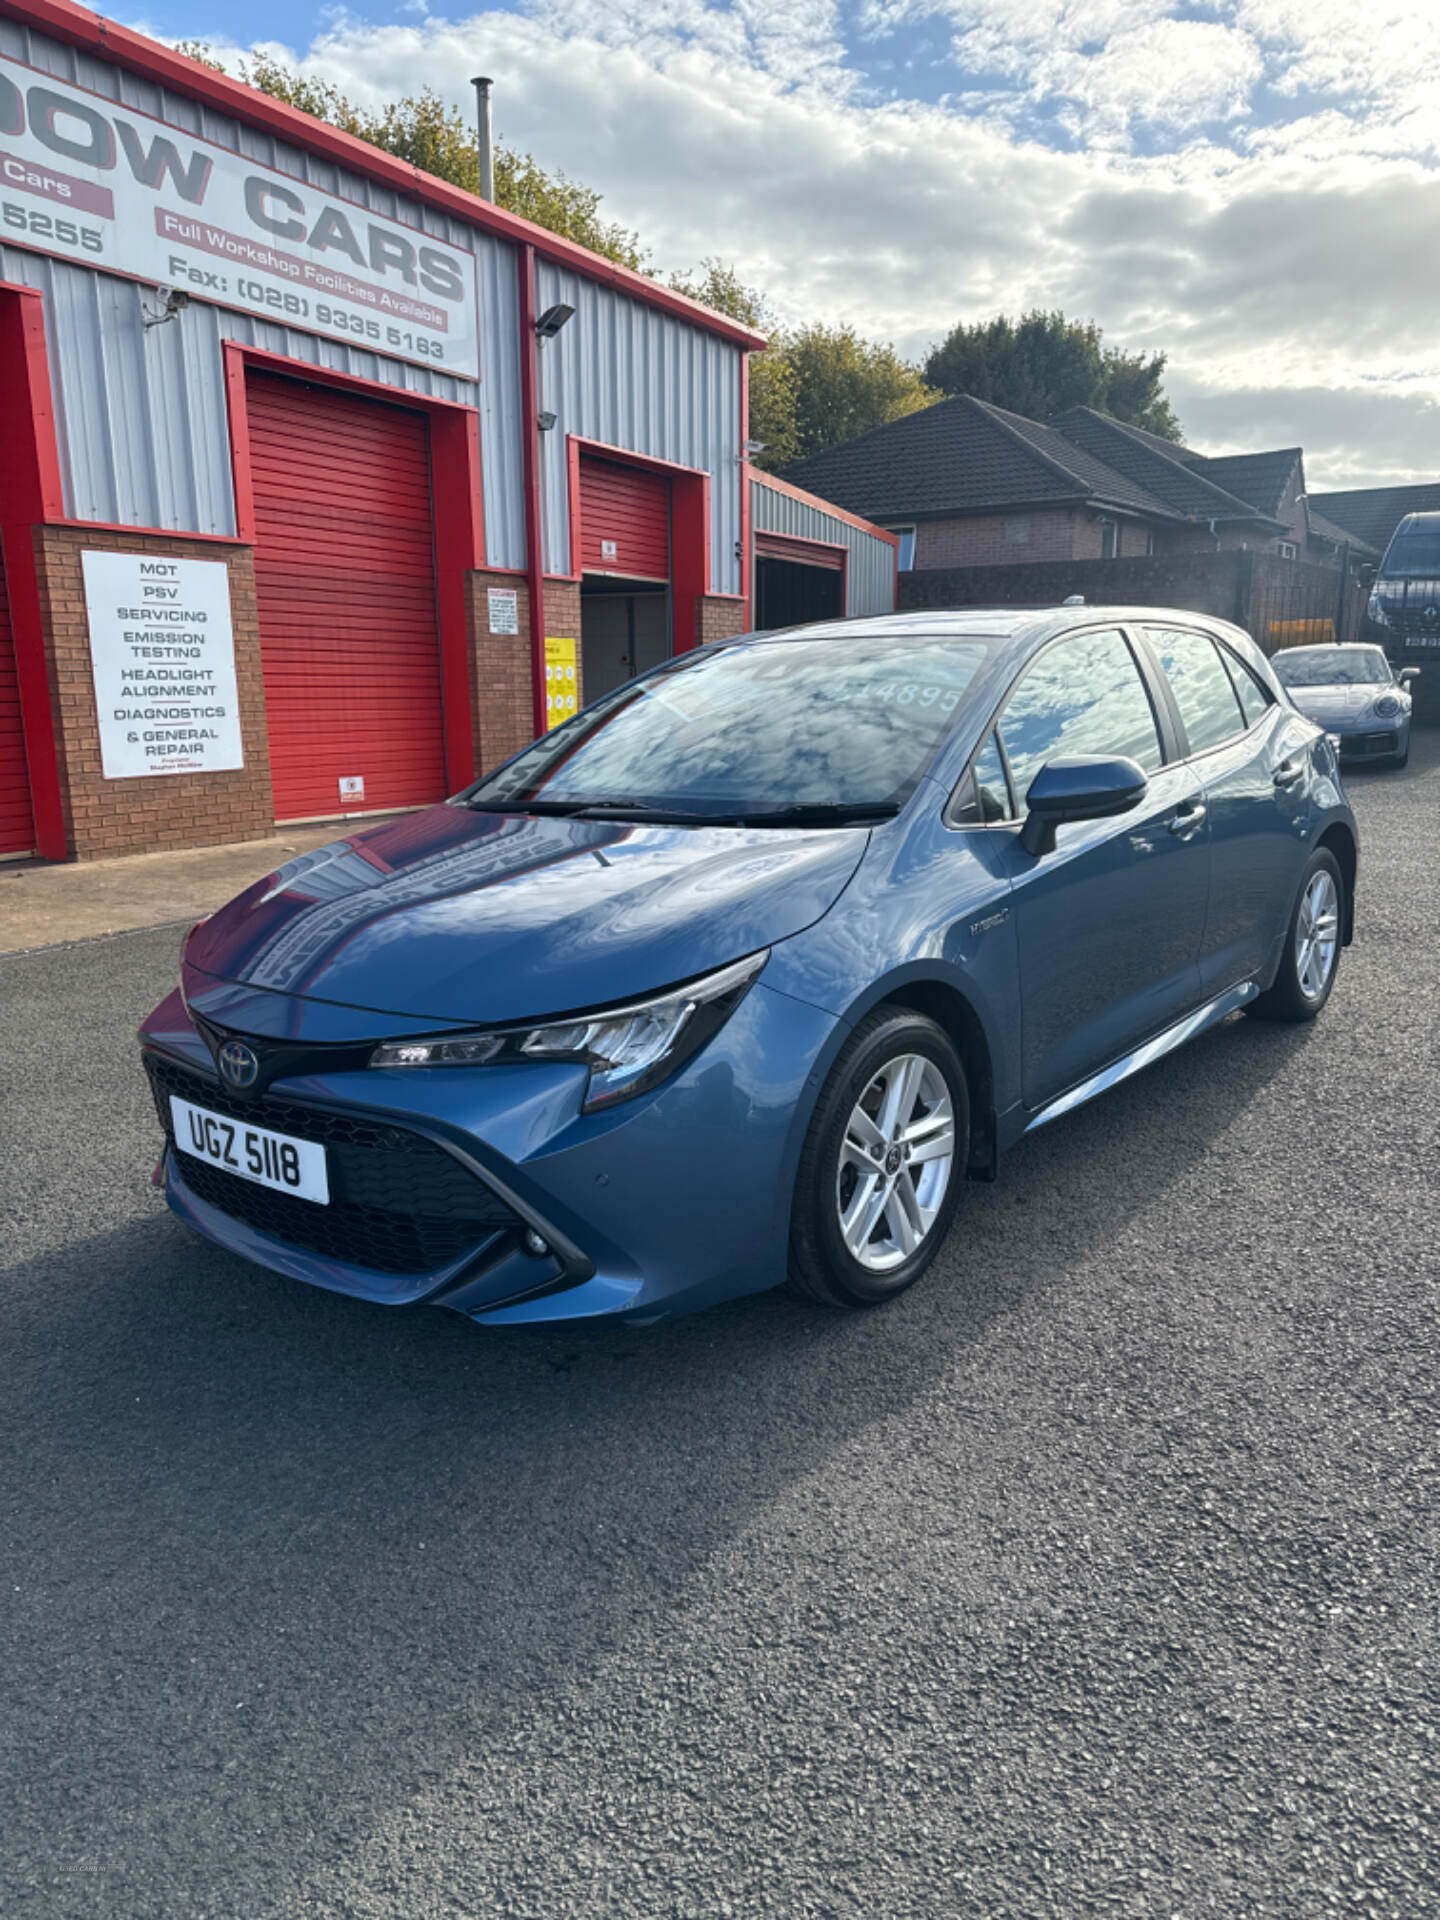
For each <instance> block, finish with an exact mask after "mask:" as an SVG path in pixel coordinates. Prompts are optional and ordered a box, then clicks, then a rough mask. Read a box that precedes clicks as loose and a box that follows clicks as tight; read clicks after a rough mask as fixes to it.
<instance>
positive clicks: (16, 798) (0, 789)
mask: <svg viewBox="0 0 1440 1920" xmlns="http://www.w3.org/2000/svg"><path fill="white" fill-rule="evenodd" d="M34 845H35V820H34V816H33V814H32V813H31V809H30V769H29V767H28V765H27V764H26V760H25V729H24V726H23V724H22V722H21V717H20V684H19V681H18V679H17V677H16V673H15V641H14V637H13V635H12V634H11V631H10V602H9V600H8V598H7V597H6V593H5V569H4V567H3V565H0V853H29V852H31V850H32V849H33V848H34Z"/></svg>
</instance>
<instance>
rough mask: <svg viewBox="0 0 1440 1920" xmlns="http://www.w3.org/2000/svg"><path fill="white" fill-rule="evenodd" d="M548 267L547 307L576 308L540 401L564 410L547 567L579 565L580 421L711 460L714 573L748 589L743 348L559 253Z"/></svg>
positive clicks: (594, 430)
mask: <svg viewBox="0 0 1440 1920" xmlns="http://www.w3.org/2000/svg"><path fill="white" fill-rule="evenodd" d="M537 277H538V282H539V286H538V294H537V303H538V307H539V310H540V311H541V312H543V311H544V310H545V308H546V307H549V306H553V305H554V303H555V302H556V301H557V300H563V301H564V302H565V304H566V305H567V306H571V307H573V308H574V309H575V318H574V319H573V320H571V321H570V322H569V324H568V325H567V326H566V327H565V328H564V329H563V330H562V331H561V332H560V333H559V334H558V335H557V336H556V337H555V338H554V339H553V340H550V341H547V342H546V343H545V345H544V346H543V347H542V348H541V351H540V380H541V389H542V393H541V401H540V405H541V407H542V409H547V408H548V409H549V411H550V412H552V413H553V414H555V416H556V420H555V426H554V428H553V429H552V430H551V431H550V432H549V433H547V434H546V435H545V436H544V440H543V445H544V450H545V470H544V490H545V565H546V567H547V569H548V570H549V571H550V572H552V573H568V572H569V571H570V502H569V498H568V494H567V476H566V467H565V440H566V436H567V434H572V433H574V434H579V435H581V436H582V438H584V439H587V440H599V441H603V442H604V443H605V445H607V446H612V447H626V448H629V449H630V450H631V451H632V452H635V453H645V454H649V455H650V456H651V458H652V459H656V460H673V461H674V462H675V463H676V464H677V465H678V466H682V467H700V468H703V469H705V471H707V472H708V473H709V474H710V477H711V478H710V573H711V580H710V584H711V587H712V589H713V590H714V591H715V592H716V593H738V592H739V591H740V563H739V561H738V560H737V558H736V556H735V544H736V542H737V541H738V539H739V538H740V360H741V349H740V348H739V347H734V346H731V345H730V344H729V343H728V342H727V341H724V340H721V339H719V338H717V337H716V336H715V335H714V334H708V333H702V332H700V331H699V329H698V328H695V327H688V326H686V325H685V323H684V322H683V321H682V320H676V319H673V318H672V317H671V316H670V315H669V314H666V313H661V312H660V311H659V310H658V309H657V308H655V307H647V306H643V305H641V303H640V302H639V301H637V300H629V299H627V298H626V297H625V296H624V295H623V294H619V293H616V292H615V291H614V290H613V289H612V288H610V287H606V286H602V285H601V284H600V283H599V282H598V281H594V280H587V279H583V278H581V276H580V275H579V274H574V273H567V272H565V271H563V270H562V269H561V268H559V267H556V266H553V265H552V264H551V263H550V262H548V261H541V262H540V266H539V272H538V276H537Z"/></svg>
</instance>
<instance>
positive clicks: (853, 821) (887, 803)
mask: <svg viewBox="0 0 1440 1920" xmlns="http://www.w3.org/2000/svg"><path fill="white" fill-rule="evenodd" d="M899 811H900V806H899V802H898V801H895V800H869V801H855V802H853V803H852V802H850V801H846V800H823V801H813V802H808V803H807V802H803V801H802V802H800V803H798V804H797V805H795V806H792V807H775V808H773V809H772V810H771V811H770V812H768V813H742V814H739V815H737V816H736V818H737V822H738V824H739V825H740V826H742V827H849V826H857V827H858V826H863V825H866V824H867V823H868V822H870V821H872V820H893V819H894V818H895V815H896V814H897V813H899Z"/></svg>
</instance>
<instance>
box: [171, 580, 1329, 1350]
mask: <svg viewBox="0 0 1440 1920" xmlns="http://www.w3.org/2000/svg"><path fill="white" fill-rule="evenodd" d="M1355 871H1356V834H1355V823H1354V819H1353V816H1352V815H1351V812H1350V808H1349V806H1348V805H1347V803H1346V800H1345V795H1344V791H1343V789H1342V786H1341V783H1340V777H1339V772H1338V766H1337V762H1336V757H1335V752H1334V749H1333V746H1332V745H1331V743H1330V741H1329V740H1328V739H1327V738H1326V735H1325V734H1324V733H1323V732H1322V731H1321V729H1320V728H1319V727H1317V726H1316V725H1314V724H1313V723H1312V722H1311V721H1310V720H1307V719H1306V718H1305V717H1304V716H1303V715H1301V714H1299V713H1298V712H1296V710H1295V708H1294V707H1293V706H1291V705H1290V704H1289V702H1288V701H1287V700H1286V699H1285V698H1284V696H1283V694H1282V692H1281V690H1280V688H1279V687H1278V685H1277V683H1276V681H1275V679H1274V676H1273V674H1272V672H1271V670H1270V667H1269V666H1268V664H1267V662H1266V660H1265V658H1264V656H1263V655H1262V654H1261V653H1260V652H1259V650H1258V649H1257V648H1256V647H1255V646H1254V645H1253V644H1252V642H1251V641H1250V640H1249V639H1248V638H1247V637H1246V636H1245V635H1244V634H1243V633H1241V632H1240V631H1239V630H1238V629H1236V628H1234V627H1230V626H1226V625H1224V624H1223V623H1220V622H1217V621H1211V620H1206V619H1201V618H1198V617H1197V616H1194V615H1191V614H1183V613H1175V612H1170V611H1164V610H1153V609H1151V610H1145V609H1141V610H1134V609H1116V608H1110V609H1101V608H1084V607H1078V606H1071V607H1064V608H1059V609H1053V610H1049V611H1043V612H1035V611H1030V610H1025V611H1021V610H1017V609H1013V608H1012V609H998V610H990V611H975V612H963V613H924V614H909V615H903V614H902V615H895V616H892V617H888V618H884V619H877V620H866V621H850V622H840V623H835V624H830V625H826V626H819V627H813V628H808V629H798V630H791V631H788V632H784V633H777V634H755V635H750V636H747V637H744V638H741V639H738V640H733V641H728V642H723V643H719V644H716V645H713V646H710V647H707V648H704V649H701V650H700V651H697V652H694V653H689V654H686V655H683V656H681V657H680V658H678V659H675V660H672V661H670V662H667V663H666V665H665V666H663V667H661V668H660V669H658V670H657V671H655V672H653V673H650V674H648V675H646V676H645V677H644V678H642V679H639V680H635V681H632V682H630V683H629V684H628V685H627V686H624V687H621V688H619V689H618V690H617V691H615V692H613V693H611V694H609V695H607V696H606V697H605V698H604V699H602V700H599V701H597V702H596V703H595V704H594V705H593V706H590V707H588V708H586V709H585V710H584V711H583V712H581V713H580V714H578V715H577V716H576V717H575V718H574V719H572V720H571V721H569V722H568V723H567V724H566V725H565V726H563V727H560V728H558V729H557V730H556V731H554V732H553V733H551V734H549V735H547V736H546V737H545V738H544V739H542V740H539V741H537V742H536V743H535V744H534V745H533V746H530V747H528V748H526V750H525V751H524V752H523V753H521V754H519V755H518V756H517V757H516V758H514V759H513V760H510V761H509V762H507V763H506V764H505V765H504V766H502V767H500V768H498V769H497V770H496V771H495V772H493V773H491V774H489V775H488V776H487V777H486V778H485V779H483V780H481V781H480V782H478V784H477V785H475V786H474V787H472V788H470V789H469V790H468V791H467V792H465V793H463V794H460V795H458V796H457V797H456V798H455V799H453V800H451V801H449V802H447V803H446V804H445V805H443V806H437V807H431V808H428V809H426V810H425V811H424V812H420V813H414V814H411V815H409V816H407V817H405V818H403V819H399V820H396V821H393V822H392V823H390V824H389V825H385V826H380V827H376V828H374V829H372V830H371V831H369V832H359V833H355V834H352V835H350V836H348V837H347V838H345V839H344V840H341V841H337V842H336V843H335V844H334V845H333V846H329V847H325V848H323V849H321V850H320V851H319V852H316V853H309V854H306V855H304V856H303V857H302V858H299V859H296V860H292V861H291V862H290V863H289V864H288V865H286V866H284V867H282V868H280V869H279V871H278V872H276V873H274V874H272V875H271V876H270V877H269V878H268V879H265V880H262V881H260V882H259V883H258V884H257V885H255V886H253V887H251V888H250V889H249V891H248V892H246V893H243V894H241V895H240V897H239V898H238V899H237V900H235V901H234V902H232V904H231V905H229V906H228V907H225V908H223V909H222V910H221V911H220V912H219V913H217V914H215V915H213V916H212V917H211V918H210V919H208V920H205V921H202V922H201V923H200V925H198V926H197V927H195V928H194V929H193V931H192V932H191V934H190V936H189V938H188V940H187V942H186V946H185V952H184V957H183V963H182V974H181V985H180V989H179V991H178V992H176V993H173V994H171V996H170V997H169V998H168V999H167V1000H165V1001H164V1002H163V1004H162V1005H161V1006H159V1007H158V1008H157V1009H156V1011H155V1012H154V1013H153V1014H152V1015H151V1017H150V1018H149V1020H147V1021H146V1023H145V1026H144V1029H143V1031H142V1035H141V1039H142V1044H143V1048H144V1059H145V1066H146V1069H147V1071H148V1073H149V1077H150V1081H151V1085H152V1087H153V1090H154V1094H155V1101H156V1107H157V1110H158V1113H159V1118H160V1122H161V1125H162V1126H163V1127H164V1129H165V1133H166V1150H165V1157H164V1161H163V1168H164V1179H165V1186H166V1191H167V1194H168V1197H169V1202H170V1205H171V1207H172V1208H173V1209H174V1210H175V1212H176V1213H177V1214H179V1216H180V1217H181V1218H182V1219H183V1220H186V1221H188V1222H189V1223H190V1224H191V1225H192V1226H194V1227H196V1228H198V1229H199V1230H200V1232H201V1233H203V1234H206V1235H208V1236H209V1237H210V1238H211V1239H212V1240H215V1241H218V1242H219V1243H220V1244H221V1245H222V1246H225V1247H228V1248H231V1249H233V1250H234V1251H236V1252H238V1253H242V1254H246V1255H248V1256H249V1257H250V1258H251V1259H253V1260H258V1261H261V1262H263V1263H264V1264H265V1265H267V1266H270V1267H274V1268H278V1269H279V1270H280V1271H281V1272H283V1273H287V1274H291V1275H293V1276H294V1277H295V1278H297V1279H301V1280H309V1281H313V1282H315V1283H316V1284H317V1285H320V1286H324V1287H331V1288H334V1289H336V1290H338V1291H340V1292H344V1293H351V1294H357V1295H360V1296H361V1297H363V1298H364V1299H367V1300H374V1301H384V1302H394V1303H397V1304H398V1303H405V1302H411V1301H429V1302H433V1303H435V1304H437V1305H442V1306H447V1307H451V1308H454V1309H457V1310H459V1311H461V1312H463V1313H466V1314H469V1315H471V1316H473V1317H474V1318H476V1319H478V1320H482V1321H485V1322H487V1323H490V1324H513V1323H515V1322H519V1321H534V1320H557V1319H564V1318H570V1317H575V1318H578V1317H584V1316H596V1315H612V1316H613V1315H620V1316H629V1317H631V1318H634V1319H655V1318H657V1317H659V1316H661V1315H665V1314H671V1313H677V1312H681V1311H685V1310H688V1309H691V1308H695V1307H700V1306H704V1305H707V1304H708V1303H710V1302H712V1301H717V1300H724V1299H728V1298H730V1297H732V1296H734V1295H737V1294H743V1293H748V1292H752V1291H755V1290H758V1289H760V1288H764V1287H771V1286H775V1285H776V1284H778V1283H779V1282H781V1281H785V1280H787V1279H788V1280H789V1282H790V1283H791V1285H792V1286H794V1287H795V1288H797V1289H799V1290H800V1291H801V1292H802V1293H804V1294H806V1295H808V1296H810V1297H812V1298H814V1299H817V1300H821V1301H824V1302H828V1303H831V1304H833V1305H836V1306H847V1307H852V1306H853V1307H861V1306H872V1305H875V1304H877V1303H879V1302H882V1301H886V1300H889V1299H891V1298H892V1297H893V1296H894V1295H896V1294H897V1293H899V1292H901V1291H902V1290H903V1289H904V1288H905V1287H908V1286H909V1285H910V1284H911V1283H912V1282H913V1281H915V1280H916V1279H918V1278H919V1276H920V1275H921V1274H922V1273H923V1272H924V1271H925V1269H926V1268H927V1266H928V1265H929V1264H930V1262H931V1261H932V1260H933V1258H934V1256H935V1253H936V1251H937V1249H938V1248H939V1246H940V1244H941V1242H942V1240H943V1238H944V1236H945V1232H946V1229H947V1228H948V1226H949V1224H950V1221H951V1218H952V1216H953V1214H954V1212H955V1208H956V1206H957V1204H958V1203H959V1201H960V1198H961V1193H962V1188H963V1185H964V1182H965V1181H966V1180H967V1179H990V1178H993V1177H994V1174H995V1168H996V1161H997V1157H998V1155H999V1154H1000V1152H1001V1151H1002V1150H1003V1149H1004V1148H1005V1147H1007V1146H1009V1145H1010V1144H1011V1143H1012V1142H1013V1141H1015V1140H1016V1139H1017V1138H1018V1137H1019V1136H1020V1135H1021V1134H1023V1133H1025V1132H1027V1131H1029V1130H1031V1129H1033V1128H1036V1127H1039V1126H1043V1125H1044V1124H1045V1123H1046V1122H1047V1121H1049V1120H1052V1119H1054V1118H1055V1117H1056V1116H1057V1115H1058V1114H1062V1113H1065V1112H1067V1111H1068V1110H1069V1109H1071V1108H1073V1107H1075V1106H1078V1105H1079V1104H1080V1103H1081V1102H1082V1101H1084V1100H1088V1099H1089V1098H1091V1097H1092V1096H1093V1095H1095V1094H1098V1093H1101V1092H1103V1091H1104V1090H1105V1089H1106V1088H1107V1087H1109V1086H1112V1085H1113V1084H1114V1083H1115V1082H1116V1081H1117V1080H1119V1079H1121V1078H1122V1077H1124V1076H1125V1075H1126V1074H1129V1073H1133V1072H1135V1071H1136V1070H1137V1069H1138V1068H1140V1067H1142V1066H1145V1065H1146V1064H1148V1063H1149V1062H1150V1061H1153V1060H1155V1059H1156V1058H1157V1057H1159V1056H1160V1055H1161V1054H1163V1053H1165V1052H1167V1051H1168V1050H1169V1049H1170V1048H1172V1047H1175V1046H1178V1045H1179V1044H1180V1043H1181V1042H1183V1041H1184V1040H1187V1039H1189V1038H1190V1037H1191V1036H1192V1035H1194V1034H1196V1033H1199V1032H1200V1031H1201V1030H1202V1029H1203V1028H1205V1027H1208V1026H1210V1025H1212V1024H1213V1023H1214V1022H1216V1021H1218V1020H1221V1019H1223V1018H1225V1016H1226V1015H1227V1014H1230V1013H1231V1012H1233V1011H1235V1010H1236V1009H1238V1008H1244V1009H1246V1010H1247V1011H1248V1012H1250V1013H1255V1014H1262V1015H1265V1016H1267V1017H1270V1018H1273V1019H1281V1020H1309V1019H1312V1018H1313V1017H1314V1016H1315V1015H1316V1014H1317V1013H1318V1012H1319V1011H1320V1009H1321V1008H1322V1007H1323V1006H1324V1004H1325V1002H1326V999H1327V998H1328V996H1329V993H1330V990H1331V987H1332V986H1333V984H1334V980H1335V970H1336V965H1337V962H1338V960H1339V956H1340V949H1341V947H1342V946H1343V945H1345V944H1346V943H1347V942H1348V941H1349V939H1350V936H1351V926H1352V914H1353V902H1354V892H1355Z"/></svg>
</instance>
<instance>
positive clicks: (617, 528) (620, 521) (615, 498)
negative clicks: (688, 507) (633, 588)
mask: <svg viewBox="0 0 1440 1920" xmlns="http://www.w3.org/2000/svg"><path fill="white" fill-rule="evenodd" d="M580 570H581V572H582V573H617V574H620V575H622V576H623V577H624V578H625V579H627V580H668V579H669V578H670V482H669V481H668V480H667V479H665V478H664V476H663V475H661V474H658V473H647V472H646V471H645V469H644V468H643V467H625V466H621V464H620V463H619V461H617V460H593V459H590V458H589V457H588V456H585V455H582V456H581V460H580Z"/></svg>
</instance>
